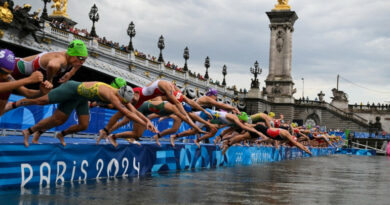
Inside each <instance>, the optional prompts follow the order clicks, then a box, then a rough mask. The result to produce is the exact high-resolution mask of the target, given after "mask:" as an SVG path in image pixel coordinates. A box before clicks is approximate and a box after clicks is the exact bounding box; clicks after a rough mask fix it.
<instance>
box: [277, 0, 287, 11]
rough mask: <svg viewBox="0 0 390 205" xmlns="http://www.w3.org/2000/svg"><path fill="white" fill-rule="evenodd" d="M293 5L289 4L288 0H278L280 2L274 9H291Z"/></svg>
mask: <svg viewBox="0 0 390 205" xmlns="http://www.w3.org/2000/svg"><path fill="white" fill-rule="evenodd" d="M290 9H291V7H290V5H288V0H278V4H276V5H275V8H274V9H273V10H290Z"/></svg>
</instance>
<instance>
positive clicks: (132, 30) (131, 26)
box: [127, 22, 135, 51]
mask: <svg viewBox="0 0 390 205" xmlns="http://www.w3.org/2000/svg"><path fill="white" fill-rule="evenodd" d="M127 35H128V36H130V42H129V46H128V49H129V51H134V47H133V41H132V39H133V38H134V36H135V25H134V23H133V22H130V24H129V27H128V28H127Z"/></svg>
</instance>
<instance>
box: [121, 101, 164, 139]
mask: <svg viewBox="0 0 390 205" xmlns="http://www.w3.org/2000/svg"><path fill="white" fill-rule="evenodd" d="M126 107H127V108H128V109H129V110H130V111H131V112H132V113H135V114H136V116H137V117H138V118H139V119H141V120H143V123H142V124H141V125H143V126H145V127H146V129H148V130H150V131H152V132H154V133H157V132H158V130H157V128H155V127H154V126H153V124H152V122H151V121H150V120H149V118H147V117H145V115H143V114H142V113H141V112H140V111H138V110H137V109H136V108H135V107H134V106H133V105H132V104H131V103H127V104H126ZM126 110H127V109H126Z"/></svg>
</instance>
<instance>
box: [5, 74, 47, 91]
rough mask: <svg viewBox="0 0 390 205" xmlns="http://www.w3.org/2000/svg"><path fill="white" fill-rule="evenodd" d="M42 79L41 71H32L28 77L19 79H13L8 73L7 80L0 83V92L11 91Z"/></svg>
mask: <svg viewBox="0 0 390 205" xmlns="http://www.w3.org/2000/svg"><path fill="white" fill-rule="evenodd" d="M42 80H43V75H42V73H41V72H34V73H33V74H31V75H30V76H29V77H27V78H22V79H20V80H15V79H14V78H13V77H12V76H11V75H9V76H8V79H7V81H8V82H2V83H0V92H7V91H12V90H15V89H18V88H20V87H21V86H24V85H27V84H32V83H37V82H42ZM18 92H19V90H18Z"/></svg>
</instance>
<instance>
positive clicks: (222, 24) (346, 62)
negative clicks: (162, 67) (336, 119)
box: [15, 0, 390, 104]
mask: <svg viewBox="0 0 390 205" xmlns="http://www.w3.org/2000/svg"><path fill="white" fill-rule="evenodd" d="M26 2H28V3H30V4H32V6H33V10H34V11H35V10H37V9H38V8H42V7H43V2H42V1H40V0H33V1H31V0H30V1H27V0H16V1H15V3H16V4H23V3H26ZM94 3H96V6H97V7H98V9H99V15H100V20H99V21H98V22H97V23H96V31H97V34H98V35H99V36H101V37H102V36H105V37H106V38H107V39H111V40H113V41H115V42H119V43H120V44H124V45H127V44H128V42H129V37H128V36H127V33H126V30H127V27H128V24H129V23H130V21H133V22H134V24H135V29H136V32H137V34H136V36H135V38H134V39H133V44H134V47H135V48H136V49H138V50H139V51H142V52H144V53H147V54H151V55H154V56H156V57H157V56H158V54H159V50H158V48H157V41H158V38H159V36H160V35H163V36H164V38H165V46H166V47H165V49H164V51H163V54H164V59H165V61H171V62H173V63H175V64H178V65H180V66H182V65H183V64H184V59H183V50H184V48H185V47H186V46H188V48H189V51H190V59H189V61H188V64H189V68H190V69H191V70H192V71H195V72H197V73H198V72H199V73H201V74H204V73H205V68H204V66H203V64H204V59H205V58H206V56H209V57H210V61H211V67H210V69H209V74H210V76H211V78H212V79H214V80H220V81H221V80H222V74H221V71H222V66H223V65H224V64H226V66H227V71H228V75H227V76H226V81H227V84H228V85H233V84H236V85H237V87H238V88H247V89H249V88H250V79H251V78H253V76H252V75H251V74H250V71H249V68H250V67H251V66H252V67H253V63H254V62H255V61H256V60H257V61H259V64H260V67H261V68H262V69H263V73H262V74H261V75H260V82H261V86H265V83H264V80H265V78H266V76H267V75H268V61H269V41H270V30H269V20H268V17H267V15H266V14H265V12H267V11H271V10H272V9H273V8H274V5H275V4H276V3H277V0H242V1H237V0H115V1H113V0H96V1H88V0H83V1H75V0H68V12H67V13H68V14H69V16H70V17H71V18H72V20H74V21H76V22H78V24H77V26H76V27H77V28H88V30H90V28H91V26H92V22H91V21H90V20H89V18H88V13H89V11H90V8H91V6H92V5H93V4H94ZM51 4H52V3H51ZM289 4H290V5H291V8H292V10H293V11H295V12H296V13H297V15H298V17H299V19H298V20H297V21H296V23H295V26H294V27H295V31H294V33H293V49H292V51H293V55H292V56H293V57H292V58H293V59H292V60H293V63H292V77H293V79H294V82H295V87H296V88H297V93H296V94H295V95H294V97H295V98H299V97H301V96H302V88H303V82H302V78H304V90H303V91H304V95H305V96H309V98H310V99H314V98H315V97H316V96H317V93H319V92H320V91H321V90H322V91H323V92H324V93H325V94H326V96H325V100H326V101H327V102H330V101H331V99H330V97H331V96H332V93H331V89H332V88H335V87H336V76H337V74H339V75H340V76H341V79H340V84H339V89H340V90H343V91H345V92H346V93H347V94H348V96H349V103H350V104H353V103H358V104H359V103H360V102H363V103H364V104H366V103H367V102H368V101H369V102H370V103H372V102H375V103H378V102H379V103H390V66H389V60H390V27H389V25H390V23H389V22H390V12H389V11H390V1H389V0H370V1H367V0H342V1H340V0H327V1H313V0H290V1H289ZM51 13H52V9H49V14H51Z"/></svg>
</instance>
